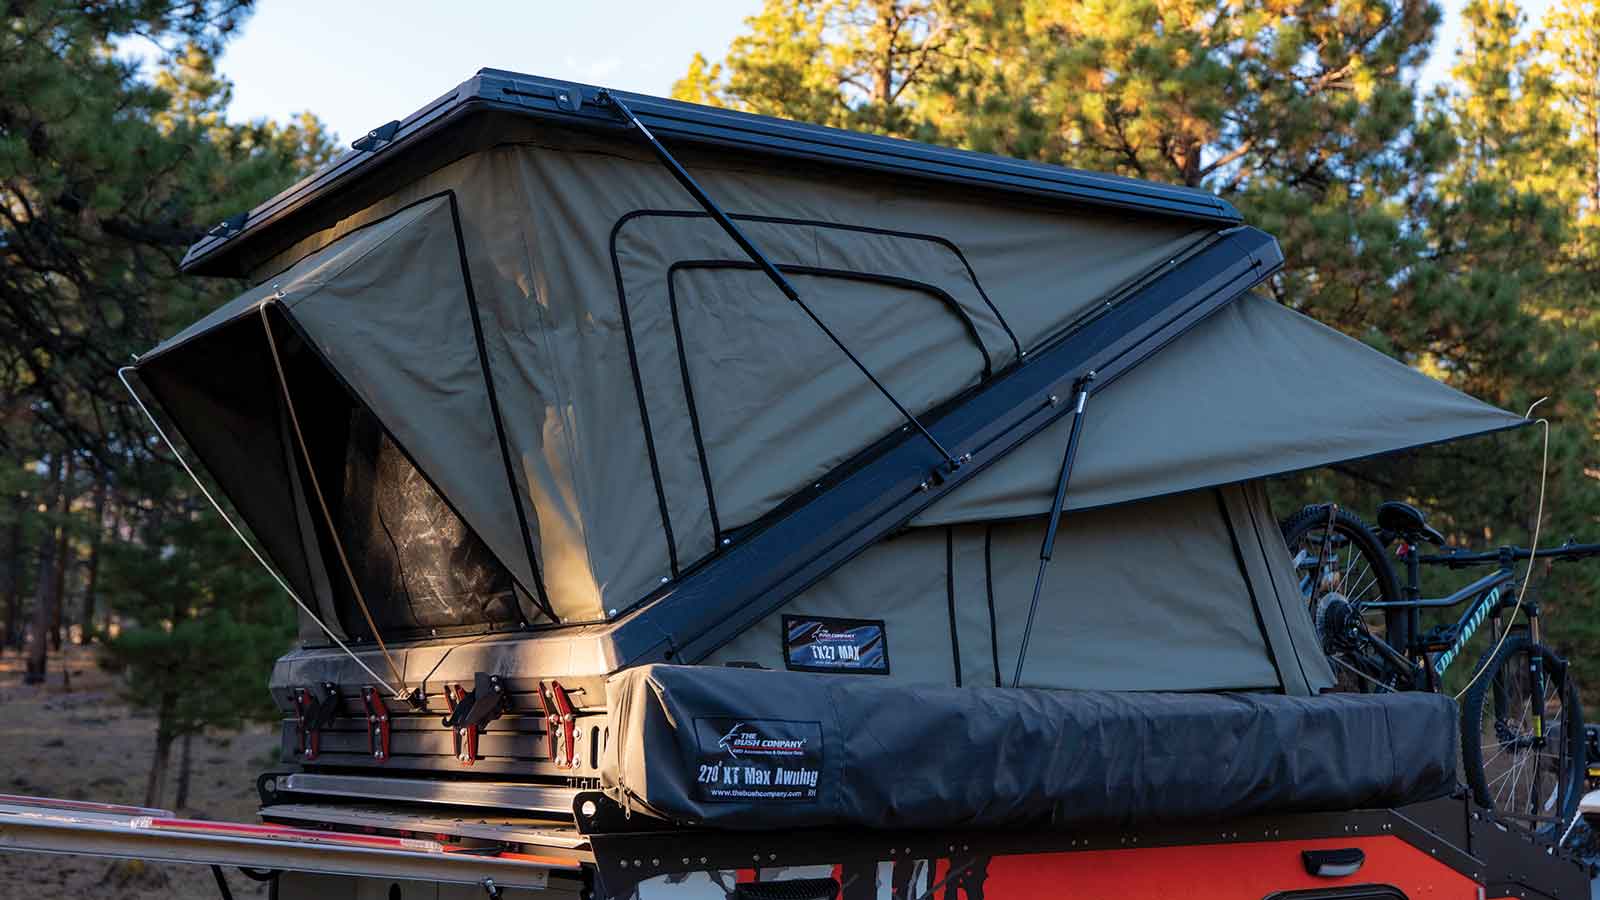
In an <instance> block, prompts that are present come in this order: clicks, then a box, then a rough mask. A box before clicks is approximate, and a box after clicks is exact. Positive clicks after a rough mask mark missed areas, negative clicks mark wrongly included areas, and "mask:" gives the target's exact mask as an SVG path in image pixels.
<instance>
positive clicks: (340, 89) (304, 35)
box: [221, 0, 1549, 142]
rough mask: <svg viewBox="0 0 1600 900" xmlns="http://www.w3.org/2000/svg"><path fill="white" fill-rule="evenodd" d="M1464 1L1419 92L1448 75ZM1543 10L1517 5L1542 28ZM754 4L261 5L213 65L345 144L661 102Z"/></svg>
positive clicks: (410, 1) (1448, 22)
mask: <svg viewBox="0 0 1600 900" xmlns="http://www.w3.org/2000/svg"><path fill="white" fill-rule="evenodd" d="M1461 2H1462V0H1444V7H1445V20H1444V22H1443V24H1442V26H1441V28H1440V31H1439V35H1438V38H1437V40H1436V41H1435V44H1434V51H1433V56H1432V58H1431V59H1430V60H1429V62H1428V64H1427V66H1426V67H1425V68H1424V69H1423V72H1422V80H1423V82H1424V84H1429V85H1431V84H1434V83H1438V82H1441V81H1446V80H1448V79H1449V73H1450V67H1451V65H1452V61H1453V58H1454V53H1455V48H1456V46H1457V45H1458V44H1459V43H1460V39H1461V29H1460V16H1459V14H1458V11H1459V8H1460V6H1461ZM1548 5H1549V0H1524V2H1523V6H1524V8H1525V9H1526V10H1527V11H1528V15H1529V18H1530V19H1532V20H1535V21H1536V20H1537V19H1538V17H1539V16H1540V15H1542V14H1543V12H1544V9H1545V7H1546V6H1548ZM760 6H761V2H760V0H693V2H681V0H680V2H672V0H654V2H650V0H606V2H604V3H599V2H595V3H583V2H579V3H554V2H550V0H523V2H503V0H502V2H489V0H455V2H454V3H442V2H437V0H435V2H421V0H387V2H377V0H348V2H346V0H339V2H328V0H259V3H258V5H257V11H256V13H255V15H254V16H253V17H252V18H251V19H250V20H249V22H248V23H246V25H245V28H244V31H243V34H242V35H241V36H239V37H237V38H236V39H235V40H234V42H233V43H232V44H231V45H230V46H229V48H228V50H227V52H226V53H225V54H224V55H223V57H222V60H221V69H222V73H223V74H224V75H226V76H228V77H229V78H230V79H232V81H233V83H234V102H233V108H232V115H233V117H234V118H236V119H254V118H258V117H262V116H266V117H270V118H277V119H282V118H286V117H288V116H290V115H292V114H294V113H298V112H300V111H301V110H306V109H309V110H312V111H314V112H315V113H316V114H317V115H319V116H321V117H322V119H323V121H324V122H326V123H327V124H328V126H329V127H330V128H331V129H333V131H334V132H335V133H336V134H338V135H339V137H340V138H341V139H342V140H344V141H345V142H348V141H351V140H353V139H355V138H357V137H360V136H361V135H363V134H365V133H366V132H367V131H368V130H369V129H371V128H373V127H376V126H378V125H381V124H383V123H384V122H387V121H389V120H390V119H400V118H404V117H405V116H406V115H407V114H408V113H410V112H412V111H413V110H416V109H418V108H419V107H421V106H423V105H424V104H425V103H427V102H428V101H430V100H433V99H434V98H436V97H438V96H439V95H441V94H443V93H444V92H445V91H448V90H450V89H451V88H452V87H454V86H455V85H456V84H458V83H459V82H461V81H463V80H465V79H466V78H468V77H469V76H470V75H471V74H472V73H473V72H475V71H477V70H478V69H480V68H483V67H493V68H500V69H511V70H513V71H519V72H526V73H529V74H534V75H544V76H549V77H554V78H564V79H570V80H572V81H579V82H583V83H586V84H596V85H601V86H605V87H615V88H621V89H623V90H630V91H637V92H639V93H645V94H657V95H665V94H667V93H668V92H669V91H670V90H671V88H672V83H673V81H675V80H677V79H678V78H679V77H681V76H682V75H683V73H684V70H685V69H686V68H687V67H688V64H689V60H690V58H691V57H692V56H693V55H694V53H695V52H696V51H699V52H701V53H704V54H705V55H706V56H707V57H709V58H712V59H717V58H720V57H721V56H722V54H723V52H724V51H725V50H726V49H727V47H728V43H729V42H730V41H731V40H732V39H733V38H734V36H735V35H737V34H738V33H739V32H740V31H741V30H742V27H743V20H744V18H745V17H746V16H749V15H751V14H753V13H755V12H756V11H757V10H758V9H759V8H760Z"/></svg>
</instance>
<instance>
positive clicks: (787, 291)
mask: <svg viewBox="0 0 1600 900" xmlns="http://www.w3.org/2000/svg"><path fill="white" fill-rule="evenodd" d="M595 99H596V101H597V102H599V104H600V105H601V106H609V107H611V108H612V109H614V110H616V111H617V115H619V116H621V117H622V119H623V121H625V122H627V123H628V125H629V126H630V127H632V128H634V129H637V130H638V132H639V134H641V135H643V136H644V139H645V141H646V142H647V143H648V144H649V145H650V149H651V151H653V152H654V153H655V155H656V159H658V160H660V162H661V164H662V165H663V166H666V168H667V171H668V172H671V173H672V177H673V178H675V179H677V181H678V183H679V184H681V185H683V189H684V190H686V191H688V192H689V196H691V197H693V198H694V200H695V202H696V203H698V204H700V208H701V209H703V210H705V211H706V213H707V214H708V215H710V216H711V219H712V221H714V222H716V223H717V224H718V225H719V226H721V227H722V230H723V231H725V232H727V234H728V237H730V238H733V242H734V243H735V244H738V245H739V249H740V250H743V251H744V253H745V255H746V256H748V257H750V259H751V261H752V262H754V263H755V264H756V265H757V266H758V267H759V268H760V269H761V271H762V273H763V274H765V275H766V276H767V279H768V280H770V281H771V282H772V283H773V284H775V285H777V287H778V290H780V291H782V292H783V295H784V296H785V297H788V298H789V299H790V300H793V301H794V302H795V304H796V305H798V306H799V307H800V309H801V310H803V311H804V312H805V314H806V316H807V317H809V318H810V319H811V321H812V322H815V323H816V325H817V327H818V328H820V329H822V333H823V334H825V335H827V337H828V340H830V341H832V342H833V344H834V346H836V347H838V348H839V350H840V351H842V352H843V353H844V355H845V356H846V357H848V358H849V360H850V362H852V363H854V364H855V367H856V368H857V369H860V370H861V374H863V375H865V376H867V380H868V381H870V382H872V386H873V387H875V388H877V389H878V392H879V393H881V394H883V396H884V397H885V398H886V399H887V400H888V401H889V402H890V403H892V404H894V408H895V409H897V410H899V411H900V415H902V416H904V417H905V420H906V421H907V422H908V423H910V424H911V425H912V427H914V428H916V430H917V431H918V432H919V433H920V434H921V435H922V436H923V437H924V438H926V439H927V441H928V443H930V444H932V445H933V448H934V449H935V450H937V451H939V455H940V456H942V457H944V462H945V465H946V466H948V467H949V468H950V469H952V470H954V469H956V468H959V467H960V465H961V462H960V461H959V460H957V459H956V458H955V457H954V456H951V455H950V451H948V450H946V449H945V448H944V445H943V444H941V443H939V441H938V439H937V438H935V437H934V436H933V433H932V432H930V431H928V429H927V428H926V427H924V426H923V424H922V423H921V422H920V421H918V420H917V417H916V416H914V415H912V413H911V410H909V409H906V408H905V406H904V405H903V404H902V403H901V402H900V401H899V400H898V399H896V398H895V396H894V394H891V393H889V389H888V388H887V387H885V386H884V384H883V382H881V381H879V380H878V376H876V375H874V374H872V370H871V369H868V368H867V365H866V363H864V362H862V361H861V360H860V359H859V358H857V357H856V355H855V354H854V353H851V352H850V348H849V347H846V346H845V345H844V341H842V340H840V339H839V336H838V335H836V334H834V333H833V329H831V328H829V327H828V326H827V324H826V323H825V322H823V321H822V319H821V317H819V316H818V315H817V314H816V313H815V312H813V311H812V310H811V307H809V306H807V305H806V302H805V301H804V300H802V299H800V292H799V291H798V290H796V289H795V286H794V285H793V284H790V283H789V279H787V278H785V277H784V275H783V273H782V272H780V271H778V267H777V266H775V265H773V264H772V261H771V260H769V259H767V255H766V254H765V253H762V252H761V250H760V248H758V247H756V245H755V244H753V243H751V242H750V239H749V238H748V237H746V236H745V233H744V232H743V231H742V230H740V228H739V226H738V225H736V224H734V222H733V220H732V219H730V218H728V214H727V213H725V212H723V211H722V207H720V206H718V205H717V202H716V201H715V200H712V199H711V195H710V194H707V193H706V192H705V189H704V188H702V187H700V183H699V182H698V181H695V180H694V176H693V175H690V174H689V170H687V169H685V168H684V167H683V165H682V164H680V163H679V162H678V160H677V158H676V157H674V156H673V155H672V153H671V152H670V151H668V150H667V148H666V147H664V146H662V145H661V142H660V141H658V140H656V136H655V135H653V134H651V133H650V129H648V128H646V127H645V125H644V123H643V122H641V121H639V117H638V116H635V115H634V114H633V110H630V109H628V107H627V104H625V103H623V102H622V101H621V100H620V99H618V98H617V96H616V95H615V94H612V93H611V92H610V91H606V90H601V91H600V92H599V94H598V95H597V96H596V97H595Z"/></svg>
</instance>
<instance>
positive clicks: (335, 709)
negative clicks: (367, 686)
mask: <svg viewBox="0 0 1600 900" xmlns="http://www.w3.org/2000/svg"><path fill="white" fill-rule="evenodd" d="M290 699H292V700H293V701H294V716H295V729H294V738H295V745H296V746H295V752H296V753H298V754H300V755H301V756H302V757H304V758H305V759H307V760H313V759H316V758H317V755H318V754H319V753H321V752H322V729H324V728H326V727H328V726H329V725H332V724H333V719H334V717H335V716H337V715H338V714H339V687H338V685H335V684H334V683H333V682H331V681H324V682H323V683H322V684H321V685H320V686H318V687H315V688H295V689H294V690H293V691H292V692H291V693H290Z"/></svg>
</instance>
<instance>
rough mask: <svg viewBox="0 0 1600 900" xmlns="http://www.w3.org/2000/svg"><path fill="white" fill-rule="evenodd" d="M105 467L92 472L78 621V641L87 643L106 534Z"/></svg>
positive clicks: (107, 491) (90, 631) (91, 635)
mask: <svg viewBox="0 0 1600 900" xmlns="http://www.w3.org/2000/svg"><path fill="white" fill-rule="evenodd" d="M110 480H111V479H110V478H109V477H107V475H106V471H105V469H103V468H101V467H99V466H96V467H95V473H94V538H93V540H91V541H90V543H89V563H88V571H87V572H86V573H85V574H84V581H83V618H82V619H81V620H80V621H79V631H78V643H80V644H87V643H89V640H90V639H91V638H92V637H93V636H94V613H95V606H96V599H97V598H96V597H95V590H96V587H97V584H98V582H99V579H100V547H101V546H102V545H103V544H104V543H105V536H106V495H107V494H109V493H110V488H109V486H108V482H109V481H110Z"/></svg>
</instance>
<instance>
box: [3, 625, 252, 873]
mask: <svg viewBox="0 0 1600 900" xmlns="http://www.w3.org/2000/svg"><path fill="white" fill-rule="evenodd" d="M64 658H65V662H66V666H65V671H66V672H67V673H70V679H71V685H70V689H69V688H68V687H67V685H66V684H64V683H63V667H62V665H61V664H60V663H61V661H60V660H58V659H51V661H50V677H49V681H48V682H47V683H46V684H44V685H42V686H28V685H24V684H23V683H22V667H23V660H22V659H20V658H19V657H18V656H17V655H16V654H15V653H11V652H7V653H5V654H3V655H0V714H3V715H4V717H5V718H4V724H3V725H0V793H4V794H30V795H34V796H44V797H61V798H66V799H70V800H96V801H102V802H107V803H126V804H135V805H138V804H141V803H142V802H143V801H144V785H145V777H146V775H147V773H148V771H149V768H150V757H151V754H152V752H153V751H154V749H155V732H156V723H155V719H154V718H153V717H150V716H144V715H135V714H133V713H132V712H131V711H130V710H129V709H128V707H127V706H126V705H125V704H124V703H123V702H122V700H120V699H119V698H118V696H117V685H118V681H117V678H116V676H114V675H112V674H108V673H106V672H103V671H101V670H100V669H99V667H98V666H97V665H96V664H95V660H94V654H93V651H92V650H87V649H80V648H76V647H74V648H71V649H70V650H68V651H67V653H66V654H65V657H64ZM275 751H276V738H275V736H274V733H273V731H272V730H271V729H270V728H269V727H268V726H264V725H262V726H254V727H252V728H250V729H247V730H246V731H243V732H240V733H233V734H226V733H218V734H207V735H204V736H202V737H196V738H195V740H194V747H193V761H194V770H193V771H194V774H193V780H192V781H191V782H190V789H189V806H187V807H186V808H184V809H181V810H176V812H178V813H179V814H180V815H184V816H189V817H192V818H201V819H231V820H233V821H241V822H254V821H256V818H255V810H256V805H257V804H256V795H255V776H256V774H257V773H259V772H261V771H262V770H263V769H266V768H268V767H269V766H270V765H271V764H272V762H273V761H274V755H275ZM177 756H178V753H177V750H176V748H174V750H173V763H172V765H173V769H172V772H171V773H170V775H169V777H168V782H167V784H168V787H167V790H168V796H167V797H166V798H165V799H164V800H163V802H162V803H161V804H159V805H160V806H163V807H165V808H168V809H170V808H171V803H172V795H173V793H174V792H175V791H176V789H177V764H178V761H177ZM228 882H229V886H230V887H231V888H232V889H233V894H234V896H235V897H237V898H240V900H244V898H264V897H265V896H266V890H265V886H264V885H258V884H257V883H255V882H252V881H249V880H248V879H246V878H244V877H243V876H242V875H239V874H238V873H237V872H230V873H229V878H228ZM217 896H218V894H217V888H216V884H215V883H214V882H213V880H212V876H211V871H210V869H208V868H206V867H204V866H174V865H161V866H156V865H143V864H139V863H118V862H115V861H112V860H106V859H98V858H93V857H83V856H48V855H41V854H21V853H0V900H13V898H15V900H57V898H74V900H91V898H102V897H104V898H117V900H156V898H162V900H189V898H215V897H217Z"/></svg>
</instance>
